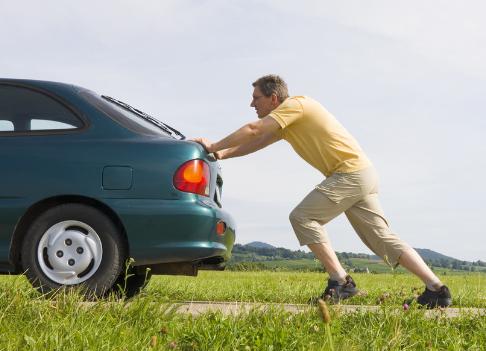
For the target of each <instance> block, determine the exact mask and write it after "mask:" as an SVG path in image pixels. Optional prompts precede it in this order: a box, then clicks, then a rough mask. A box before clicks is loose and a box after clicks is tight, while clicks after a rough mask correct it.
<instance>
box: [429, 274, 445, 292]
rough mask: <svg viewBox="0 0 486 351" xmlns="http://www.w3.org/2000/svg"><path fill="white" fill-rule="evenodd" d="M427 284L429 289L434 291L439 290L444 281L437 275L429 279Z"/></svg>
mask: <svg viewBox="0 0 486 351" xmlns="http://www.w3.org/2000/svg"><path fill="white" fill-rule="evenodd" d="M425 285H426V286H427V289H429V290H432V291H439V289H440V288H441V287H442V285H444V284H442V282H441V281H440V279H439V278H437V277H435V278H434V279H432V280H429V281H428V282H426V283H425Z"/></svg>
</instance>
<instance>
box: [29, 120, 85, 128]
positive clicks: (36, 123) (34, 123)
mask: <svg viewBox="0 0 486 351" xmlns="http://www.w3.org/2000/svg"><path fill="white" fill-rule="evenodd" d="M30 128H31V129H32V130H46V129H73V128H76V126H74V125H72V124H68V123H63V122H58V121H49V120H45V119H32V120H31V121H30Z"/></svg>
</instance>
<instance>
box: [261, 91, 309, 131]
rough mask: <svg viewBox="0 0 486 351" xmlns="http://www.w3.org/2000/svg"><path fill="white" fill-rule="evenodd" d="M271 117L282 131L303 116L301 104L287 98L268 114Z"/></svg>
mask: <svg viewBox="0 0 486 351" xmlns="http://www.w3.org/2000/svg"><path fill="white" fill-rule="evenodd" d="M269 116H270V117H272V118H273V119H274V120H275V121H277V123H278V124H279V125H280V127H282V129H284V128H285V127H288V126H289V125H291V124H292V123H294V122H295V121H297V120H299V119H300V118H302V117H303V116H304V109H303V108H302V105H301V103H300V102H299V101H298V100H297V99H295V98H287V99H286V100H285V101H284V102H282V103H281V104H280V105H279V106H278V107H277V108H276V109H275V110H273V111H272V112H270V114H269Z"/></svg>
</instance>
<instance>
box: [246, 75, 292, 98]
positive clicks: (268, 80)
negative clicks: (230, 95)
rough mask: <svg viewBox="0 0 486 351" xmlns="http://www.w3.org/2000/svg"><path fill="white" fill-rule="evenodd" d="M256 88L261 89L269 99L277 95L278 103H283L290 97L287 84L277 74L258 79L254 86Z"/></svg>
mask: <svg viewBox="0 0 486 351" xmlns="http://www.w3.org/2000/svg"><path fill="white" fill-rule="evenodd" d="M252 85H253V86H254V87H258V88H260V90H261V91H262V94H263V95H265V96H267V97H269V96H271V95H272V94H275V95H277V98H278V101H280V102H282V101H284V100H285V99H286V98H288V97H289V90H288V88H287V83H285V81H284V80H283V79H282V78H281V77H279V76H277V75H276V74H268V75H266V76H263V77H261V78H258V79H257V80H256V81H254V82H253V84H252Z"/></svg>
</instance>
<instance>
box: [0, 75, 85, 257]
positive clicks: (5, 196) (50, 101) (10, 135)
mask: <svg viewBox="0 0 486 351" xmlns="http://www.w3.org/2000/svg"><path fill="white" fill-rule="evenodd" d="M84 126H85V122H84V121H83V120H81V119H80V118H79V117H78V116H76V115H75V114H74V113H73V112H72V111H71V110H70V109H69V108H68V107H67V106H65V105H64V104H63V103H62V102H61V101H60V100H58V99H55V98H54V97H53V96H50V95H49V94H48V93H46V92H41V91H39V90H37V89H34V88H31V87H27V86H25V85H23V86H19V85H15V84H11V83H9V84H2V83H1V82H0V167H1V168H0V169H1V172H0V266H1V265H2V264H5V263H6V262H7V261H8V253H9V247H10V242H11V236H12V234H13V231H14V229H15V226H16V224H17V222H18V220H19V219H20V218H21V216H22V215H23V214H24V213H25V211H26V210H27V209H28V208H29V207H30V206H31V205H32V203H33V202H34V201H35V200H36V199H37V198H38V196H39V194H41V193H42V191H43V190H45V189H46V187H48V186H49V178H50V173H51V172H53V170H52V169H49V168H52V163H51V161H52V159H53V158H54V159H55V156H56V154H58V153H59V152H60V151H61V150H62V149H61V147H60V146H62V143H59V142H57V141H59V140H61V139H67V138H69V135H70V133H71V135H72V133H73V132H76V131H77V130H80V129H82V128H83V127H84ZM50 160H51V161H50Z"/></svg>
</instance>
